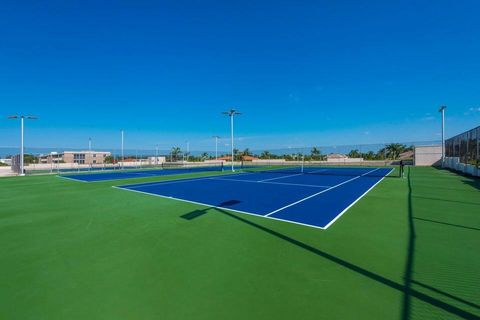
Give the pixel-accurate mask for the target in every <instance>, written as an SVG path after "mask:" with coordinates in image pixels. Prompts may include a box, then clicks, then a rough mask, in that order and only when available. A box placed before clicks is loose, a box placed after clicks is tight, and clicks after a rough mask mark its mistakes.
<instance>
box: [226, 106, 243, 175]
mask: <svg viewBox="0 0 480 320" xmlns="http://www.w3.org/2000/svg"><path fill="white" fill-rule="evenodd" d="M222 114H225V115H227V116H229V117H230V145H231V147H232V172H235V167H234V165H233V160H234V158H233V156H234V154H233V149H234V147H233V118H234V117H235V116H236V115H240V114H241V113H240V112H237V111H236V110H235V109H230V110H228V111H225V112H222Z"/></svg>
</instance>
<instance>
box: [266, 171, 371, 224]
mask: <svg viewBox="0 0 480 320" xmlns="http://www.w3.org/2000/svg"><path fill="white" fill-rule="evenodd" d="M377 170H380V168H377V169H374V170H371V171H368V172H366V173H364V174H362V175H361V176H358V177H354V178H352V179H349V180H346V181H343V182H341V183H339V184H337V185H334V186H333V187H330V188H328V189H325V190H322V191H320V192H317V193H314V194H312V195H310V196H308V197H305V198H303V199H300V200H298V201H295V202H292V203H290V204H288V205H286V206H284V207H281V208H279V209H277V210H274V211H272V212H270V213H268V214H266V215H265V217H268V216H271V215H272V214H274V213H277V212H279V211H282V210H285V209H287V208H290V207H292V206H294V205H297V204H299V203H301V202H304V201H306V200H308V199H311V198H313V197H316V196H318V195H320V194H322V193H325V192H327V191H330V190H332V189H335V188H338V187H340V186H342V185H344V184H346V183H349V182H352V181H353V180H357V179H359V178H361V177H363V176H365V175H367V174H369V173H372V172H375V171H377Z"/></svg>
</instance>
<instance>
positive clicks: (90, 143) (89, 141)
mask: <svg viewBox="0 0 480 320" xmlns="http://www.w3.org/2000/svg"><path fill="white" fill-rule="evenodd" d="M88 151H92V138H88Z"/></svg>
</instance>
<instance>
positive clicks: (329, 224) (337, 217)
mask: <svg viewBox="0 0 480 320" xmlns="http://www.w3.org/2000/svg"><path fill="white" fill-rule="evenodd" d="M393 170H394V169H393V168H392V169H391V170H390V171H389V172H388V173H387V174H386V175H385V176H383V178H382V179H380V180H378V181H377V182H376V183H375V184H374V185H373V186H371V187H370V188H369V189H368V190H367V191H365V192H364V193H363V194H362V195H361V196H360V197H358V198H357V200H355V201H353V202H352V203H351V204H350V205H349V206H348V207H346V208H345V209H343V211H342V212H340V213H339V214H338V215H337V216H336V217H335V218H333V219H332V220H330V222H329V223H327V225H326V226H325V229H327V228H328V227H330V226H331V225H332V224H333V223H334V222H335V221H337V220H338V219H340V217H341V216H342V215H343V214H344V213H345V212H347V210H348V209H350V208H351V207H353V205H354V204H355V203H357V202H358V201H360V199H362V198H363V197H364V196H365V195H366V194H367V193H369V192H370V190H372V189H373V188H375V186H376V185H377V184H379V183H380V182H382V180H383V179H385V177H386V176H388V175H389V174H390V173H392V171H393Z"/></svg>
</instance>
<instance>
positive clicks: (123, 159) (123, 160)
mask: <svg viewBox="0 0 480 320" xmlns="http://www.w3.org/2000/svg"><path fill="white" fill-rule="evenodd" d="M121 133H122V169H123V163H124V162H125V158H124V153H123V130H122V131H121Z"/></svg>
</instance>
